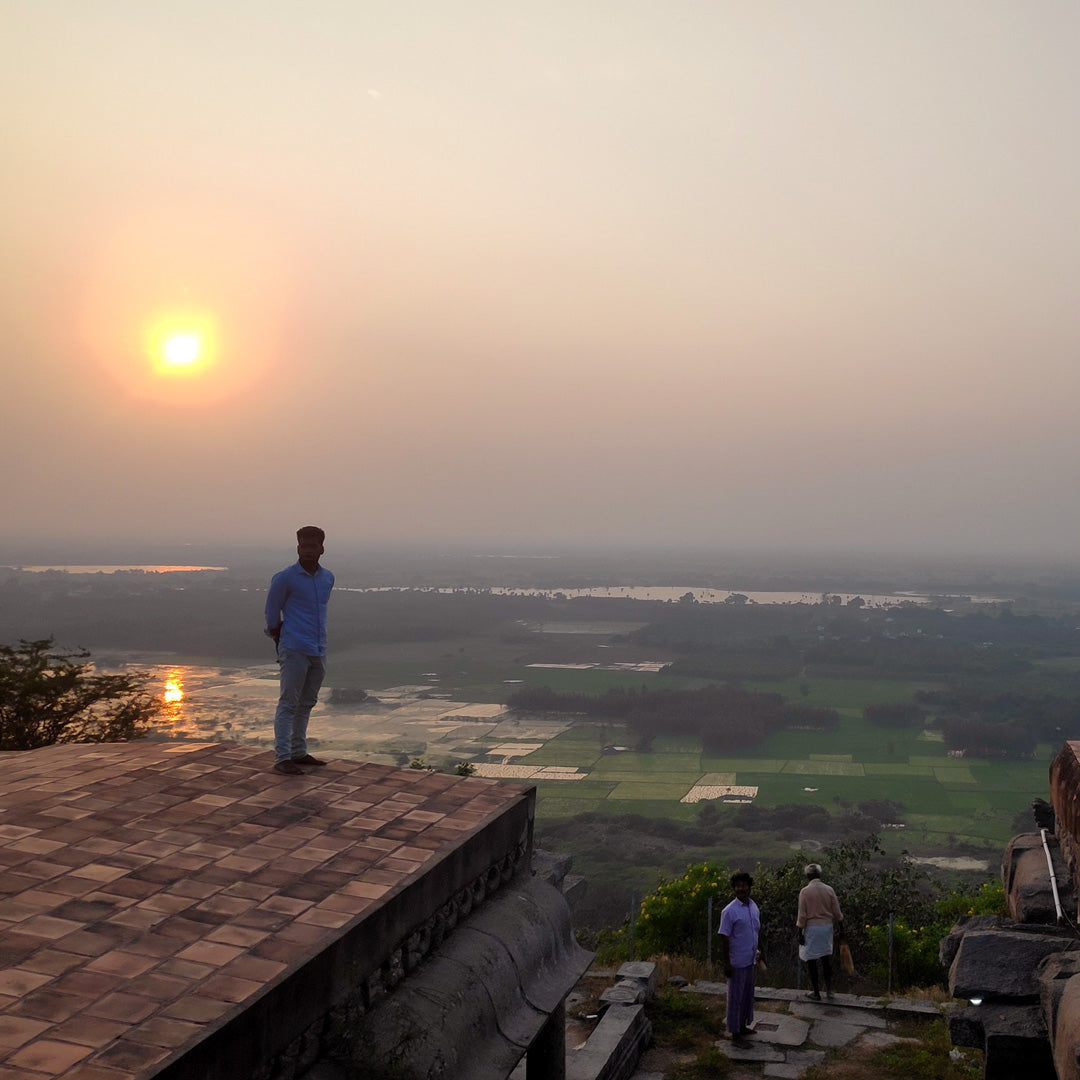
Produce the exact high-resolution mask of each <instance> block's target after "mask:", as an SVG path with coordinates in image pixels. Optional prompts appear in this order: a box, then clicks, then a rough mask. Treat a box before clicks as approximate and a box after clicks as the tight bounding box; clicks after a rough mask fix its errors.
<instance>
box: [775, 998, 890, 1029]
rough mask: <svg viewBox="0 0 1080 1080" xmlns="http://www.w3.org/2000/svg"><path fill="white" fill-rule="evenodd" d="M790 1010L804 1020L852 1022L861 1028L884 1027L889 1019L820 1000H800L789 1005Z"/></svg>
mask: <svg viewBox="0 0 1080 1080" xmlns="http://www.w3.org/2000/svg"><path fill="white" fill-rule="evenodd" d="M791 1012H792V1014H793V1015H795V1016H800V1017H802V1018H803V1019H804V1020H834V1021H837V1022H838V1023H841V1024H853V1025H855V1026H856V1027H863V1028H869V1027H872V1028H886V1027H888V1026H889V1021H888V1020H886V1019H885V1017H884V1016H882V1015H881V1014H880V1013H873V1012H868V1011H866V1010H862V1009H847V1008H843V1007H841V1006H837V1005H830V1004H828V1003H827V1002H824V1001H821V1002H818V1001H800V1002H796V1003H795V1004H794V1005H792V1006H791Z"/></svg>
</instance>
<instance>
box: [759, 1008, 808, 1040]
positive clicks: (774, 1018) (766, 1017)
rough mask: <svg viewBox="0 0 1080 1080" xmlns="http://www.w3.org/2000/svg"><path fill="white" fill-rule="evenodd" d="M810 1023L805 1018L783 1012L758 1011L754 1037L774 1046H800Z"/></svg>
mask: <svg viewBox="0 0 1080 1080" xmlns="http://www.w3.org/2000/svg"><path fill="white" fill-rule="evenodd" d="M809 1031H810V1025H809V1024H808V1023H807V1022H806V1021H805V1020H799V1019H797V1018H796V1017H794V1016H787V1015H785V1014H784V1013H758V1014H757V1022H756V1023H755V1024H754V1038H756V1039H758V1040H760V1041H761V1042H767V1043H772V1044H774V1045H776V1046H802V1044H803V1043H804V1042H806V1036H807V1034H808V1033H809Z"/></svg>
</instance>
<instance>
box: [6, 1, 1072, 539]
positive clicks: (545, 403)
mask: <svg viewBox="0 0 1080 1080" xmlns="http://www.w3.org/2000/svg"><path fill="white" fill-rule="evenodd" d="M1078 46H1080V5H1078V4H1076V3H1075V0H1013V2H1009V3H1002V2H995V0H891V2H886V0H847V2H841V0H791V2H785V3H780V2H773V0H739V2H728V0H707V2H705V0H702V2H684V0H666V2H663V3H661V2H659V0H650V2H641V0H619V2H617V3H616V2H614V0H612V2H600V0H573V2H561V0H545V2H544V3H539V2H537V3H515V2H513V0H499V2H494V0H491V2H481V0H453V2H448V0H437V2H410V0H393V2H389V0H387V2H384V0H335V2H331V0H304V2H303V3H300V2H286V0H171V2H165V0H162V2H154V3H148V2H145V0H123V2H121V0H32V2H31V0H0V119H2V122H0V139H2V146H3V151H2V155H0V246H2V251H3V259H2V262H0V320H2V325H3V327H4V328H5V332H4V335H3V338H2V339H0V342H2V345H0V348H2V357H3V372H4V383H5V387H4V391H3V393H2V395H0V448H2V450H3V452H4V459H5V462H6V465H5V468H4V474H5V479H4V485H3V503H4V511H3V513H2V514H0V537H4V538H11V537H18V536H39V537H48V536H65V537H68V536H79V535H83V536H86V537H87V538H101V537H108V536H110V535H115V534H122V533H129V534H133V535H135V536H145V537H146V538H147V539H148V540H149V539H153V540H160V539H163V538H176V539H194V538H198V539H205V538H206V536H207V535H208V534H212V533H215V532H216V533H220V535H221V537H222V538H223V539H227V540H252V541H267V540H268V541H273V540H275V539H276V538H278V537H284V538H285V542H286V543H288V539H289V537H290V535H291V532H292V530H293V529H294V528H295V527H296V525H298V524H300V523H302V522H304V521H308V520H313V521H316V522H318V523H321V524H323V525H324V526H325V528H326V529H327V531H328V533H330V537H331V542H332V541H333V540H334V539H345V538H348V539H349V540H353V541H356V540H359V541H364V540H372V541H376V540H377V541H385V540H387V539H394V538H405V539H410V540H420V541H423V540H425V539H431V540H432V541H436V540H437V541H454V540H465V539H470V538H477V539H480V538H482V539H484V540H486V541H490V542H495V543H497V542H499V541H500V540H502V541H505V542H506V543H507V544H513V545H515V546H521V545H522V544H524V545H531V546H533V547H536V548H542V547H544V546H545V545H551V544H556V543H571V542H572V543H587V544H593V543H595V544H617V545H641V544H649V543H657V544H664V545H700V544H715V545H717V546H718V547H742V546H746V545H753V546H765V547H795V546H802V545H806V546H812V547H821V546H823V545H824V546H837V547H844V548H865V549H874V548H889V549H896V548H905V547H909V546H910V547H917V548H919V549H925V548H928V547H930V548H934V547H941V548H947V549H951V550H953V551H963V550H966V549H971V550H973V551H978V552H986V551H1002V552H1007V551H1012V550H1020V551H1030V552H1073V551H1074V550H1076V549H1077V547H1078V542H1077V539H1078V537H1080V494H1078V493H1080V423H1078V422H1077V411H1078V404H1080V302H1078V301H1080V297H1078V293H1080V288H1078V287H1080V63H1078V59H1077V54H1078ZM174 333H175V334H179V335H181V342H184V341H187V346H186V347H188V348H190V350H194V348H195V347H196V346H197V347H198V348H199V349H200V350H201V352H200V354H199V356H198V357H197V358H196V359H195V361H194V362H191V363H188V362H187V361H190V359H191V355H190V352H188V353H185V352H184V349H185V346H184V345H183V344H182V345H181V347H180V353H179V354H173V359H177V356H179V359H180V360H181V362H180V363H177V364H175V365H172V366H170V365H168V364H166V363H164V362H163V361H162V359H161V357H160V355H157V354H158V353H160V346H161V342H162V341H164V340H167V339H168V338H169V335H170V334H174ZM192 343H195V344H192Z"/></svg>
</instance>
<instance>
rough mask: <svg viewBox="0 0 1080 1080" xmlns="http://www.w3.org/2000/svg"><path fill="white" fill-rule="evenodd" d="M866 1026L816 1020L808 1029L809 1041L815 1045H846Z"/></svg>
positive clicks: (833, 1046)
mask: <svg viewBox="0 0 1080 1080" xmlns="http://www.w3.org/2000/svg"><path fill="white" fill-rule="evenodd" d="M865 1030H866V1028H863V1027H856V1026H855V1025H854V1024H843V1023H841V1022H840V1021H839V1020H818V1021H817V1023H816V1024H814V1026H813V1027H812V1028H811V1029H810V1041H811V1042H812V1043H813V1044H814V1045H815V1046H828V1047H831V1048H834V1049H835V1048H836V1047H838V1046H847V1044H848V1043H849V1042H852V1041H854V1040H855V1039H857V1038H858V1037H859V1036H860V1035H861V1034H862V1033H863V1032H864V1031H865Z"/></svg>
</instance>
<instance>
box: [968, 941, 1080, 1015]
mask: <svg viewBox="0 0 1080 1080" xmlns="http://www.w3.org/2000/svg"><path fill="white" fill-rule="evenodd" d="M1078 949H1080V941H1077V940H1076V939H1075V938H1074V937H1072V936H1071V935H1070V936H1065V935H1064V934H1061V933H1050V934H1048V933H1030V932H1024V931H1023V930H1022V929H1019V928H1017V929H1014V930H1004V929H1000V930H999V929H989V930H969V931H967V933H965V934H964V935H963V937H962V938H961V940H960V947H959V948H958V949H957V951H956V956H955V958H954V959H953V962H952V966H951V967H950V968H949V993H950V994H952V996H953V997H958V998H968V999H969V1000H970V999H972V998H979V999H981V1000H982V1001H1002V1000H1008V1001H1009V1002H1011V1003H1016V1004H1029V1003H1034V1002H1035V1001H1037V1000H1038V998H1039V984H1038V981H1037V979H1036V976H1035V969H1036V967H1037V966H1038V964H1039V962H1040V961H1041V960H1042V959H1043V958H1044V957H1047V956H1049V955H1051V954H1052V953H1059V952H1070V951H1074V950H1078Z"/></svg>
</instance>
